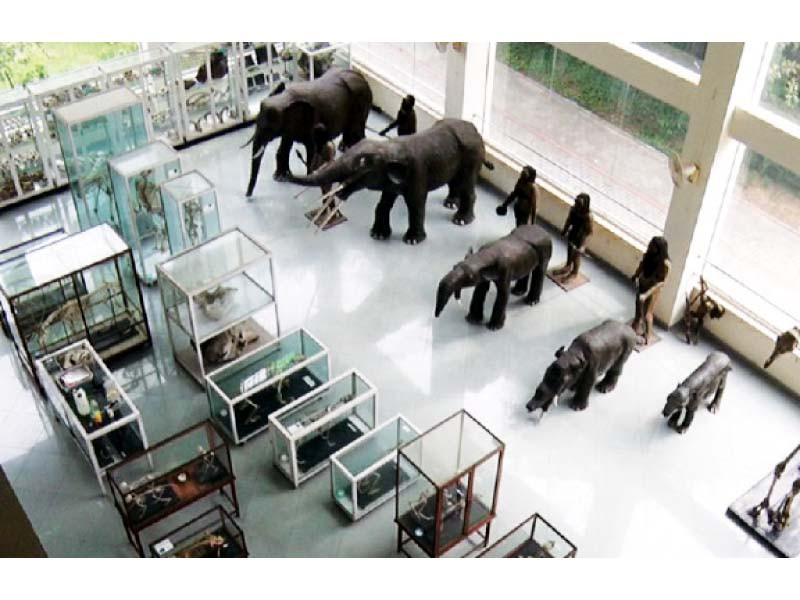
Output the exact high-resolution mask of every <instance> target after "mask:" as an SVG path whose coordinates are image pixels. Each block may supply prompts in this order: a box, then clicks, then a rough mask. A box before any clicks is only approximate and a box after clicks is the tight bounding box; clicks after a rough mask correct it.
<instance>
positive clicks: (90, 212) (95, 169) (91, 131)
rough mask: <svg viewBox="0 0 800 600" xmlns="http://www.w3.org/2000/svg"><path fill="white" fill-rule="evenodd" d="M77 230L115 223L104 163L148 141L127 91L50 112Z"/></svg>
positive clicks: (138, 106) (138, 107)
mask: <svg viewBox="0 0 800 600" xmlns="http://www.w3.org/2000/svg"><path fill="white" fill-rule="evenodd" d="M53 113H54V115H55V121H56V130H57V131H58V139H59V142H60V143H61V152H62V154H63V156H64V164H65V165H66V168H67V176H68V177H69V185H70V189H71V191H72V199H73V201H74V202H75V211H76V212H77V214H78V223H79V225H80V227H81V229H88V228H89V227H91V226H93V225H98V224H100V223H112V224H113V225H115V226H117V225H118V224H119V216H118V215H117V213H116V210H115V206H114V202H113V198H112V191H111V181H110V180H109V175H108V166H107V164H108V161H109V159H111V158H113V157H114V156H117V155H118V154H122V153H124V152H128V151H130V150H133V149H134V148H138V147H139V146H141V145H143V144H145V143H147V139H148V138H147V126H146V125H145V115H144V106H143V104H142V101H141V100H139V97H138V96H137V95H136V94H134V93H133V92H132V91H131V90H129V89H127V88H116V89H113V90H109V91H107V92H103V93H100V94H95V95H94V96H91V97H89V98H86V99H84V100H79V101H77V102H74V103H72V104H69V105H67V106H62V107H61V108H57V109H55V110H54V111H53Z"/></svg>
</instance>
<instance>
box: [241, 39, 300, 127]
mask: <svg viewBox="0 0 800 600" xmlns="http://www.w3.org/2000/svg"><path fill="white" fill-rule="evenodd" d="M236 44H237V51H238V54H239V61H240V65H239V70H240V72H241V73H243V74H244V75H243V76H244V80H245V91H246V93H247V101H246V103H245V108H246V110H247V118H251V119H252V118H255V116H256V115H257V114H258V111H259V108H260V105H261V101H262V100H263V99H264V98H266V97H267V96H268V95H269V93H270V92H271V91H272V90H273V89H275V86H277V85H278V84H279V83H280V82H281V81H289V80H290V77H291V76H290V73H289V69H288V67H287V64H288V63H290V62H291V61H292V60H294V57H293V56H291V55H290V54H288V53H287V54H285V53H283V52H281V50H282V49H283V48H284V44H283V43H282V42H236Z"/></svg>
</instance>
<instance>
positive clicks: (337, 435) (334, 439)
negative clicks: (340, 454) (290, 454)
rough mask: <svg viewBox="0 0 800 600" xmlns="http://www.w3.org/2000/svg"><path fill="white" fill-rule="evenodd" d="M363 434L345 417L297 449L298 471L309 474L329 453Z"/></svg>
mask: <svg viewBox="0 0 800 600" xmlns="http://www.w3.org/2000/svg"><path fill="white" fill-rule="evenodd" d="M362 435H364V432H363V431H361V429H359V428H358V427H357V426H356V425H354V424H353V423H352V421H350V419H346V420H344V421H340V422H339V423H337V424H336V425H334V426H333V427H331V428H330V429H329V430H328V432H327V434H326V435H325V436H324V437H323V436H322V435H318V436H317V437H315V438H314V439H312V440H310V441H308V442H306V443H305V444H303V445H302V446H300V447H299V448H298V449H297V465H298V468H299V470H300V473H301V474H302V475H303V476H305V475H308V476H310V475H311V474H313V473H314V472H315V470H318V469H316V467H318V466H319V465H320V464H322V463H324V462H325V461H326V460H328V458H330V456H331V454H333V453H334V452H336V451H337V450H341V449H342V448H344V447H345V446H347V445H348V444H349V443H351V442H354V441H356V440H357V439H358V438H360V437H361V436H362Z"/></svg>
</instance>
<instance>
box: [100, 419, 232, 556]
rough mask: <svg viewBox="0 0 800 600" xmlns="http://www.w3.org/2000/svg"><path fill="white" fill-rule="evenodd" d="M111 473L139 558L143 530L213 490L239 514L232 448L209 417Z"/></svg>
mask: <svg viewBox="0 0 800 600" xmlns="http://www.w3.org/2000/svg"><path fill="white" fill-rule="evenodd" d="M107 477H108V482H109V487H110V488H111V495H112V497H113V499H114V506H115V507H116V508H117V511H118V512H119V514H120V517H122V524H123V527H124V528H125V533H126V534H127V536H128V540H129V541H130V542H131V544H133V547H134V548H136V551H137V552H138V553H139V555H140V556H144V547H143V545H142V541H141V531H142V530H143V529H146V528H147V527H150V526H152V525H154V524H155V523H158V522H159V521H161V520H163V519H166V518H167V517H169V516H170V515H172V514H174V513H176V512H177V511H179V510H181V509H184V508H186V507H187V506H189V505H191V504H193V503H194V502H197V501H198V500H201V499H203V498H205V497H207V496H209V495H210V494H213V493H215V492H219V493H220V494H221V495H222V496H223V497H225V498H226V499H227V500H228V501H229V502H230V503H231V505H232V506H233V508H234V514H235V515H236V516H237V517H238V516H239V502H238V500H237V498H236V477H235V476H234V474H233V463H232V462H231V454H230V447H229V446H228V443H227V442H226V441H225V438H224V437H223V435H222V434H221V433H220V432H219V430H217V428H216V427H215V426H214V424H213V423H212V422H211V421H208V420H206V421H201V422H200V423H198V424H197V425H194V426H192V427H189V428H188V429H184V430H183V431H180V432H178V433H176V434H175V435H173V436H171V437H168V438H167V439H165V440H163V441H161V442H159V443H158V444H156V445H154V446H151V447H150V448H148V449H147V450H145V451H144V452H141V453H140V454H137V455H135V456H131V457H130V458H128V459H127V460H125V461H124V462H121V463H119V464H118V465H116V466H114V467H112V468H111V469H109V470H108V471H107ZM226 488H228V491H226ZM228 492H230V493H228Z"/></svg>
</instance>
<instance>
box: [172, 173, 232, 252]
mask: <svg viewBox="0 0 800 600" xmlns="http://www.w3.org/2000/svg"><path fill="white" fill-rule="evenodd" d="M161 202H163V204H164V216H165V217H166V220H167V240H168V241H169V250H170V253H172V254H178V252H182V251H183V250H186V249H187V248H192V247H194V246H197V245H198V244H200V243H202V242H205V241H206V240H208V239H210V238H212V237H214V236H215V235H218V234H219V233H220V231H221V230H222V227H221V225H220V221H219V206H218V205H217V190H216V189H215V188H214V185H213V184H212V183H211V182H210V181H209V180H208V179H206V178H205V177H204V176H203V174H202V173H200V172H199V171H189V172H188V173H185V174H184V175H180V176H178V177H175V178H173V179H170V180H169V181H165V182H164V183H162V184H161Z"/></svg>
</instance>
